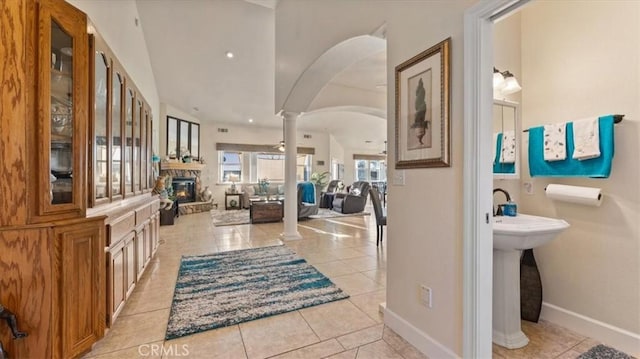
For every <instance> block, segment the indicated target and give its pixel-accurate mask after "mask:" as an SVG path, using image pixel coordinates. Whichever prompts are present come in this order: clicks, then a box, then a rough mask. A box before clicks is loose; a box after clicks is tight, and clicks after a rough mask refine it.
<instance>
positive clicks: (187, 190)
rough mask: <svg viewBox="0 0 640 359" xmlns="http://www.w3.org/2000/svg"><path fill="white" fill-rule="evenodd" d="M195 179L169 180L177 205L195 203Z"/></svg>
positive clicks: (177, 178)
mask: <svg viewBox="0 0 640 359" xmlns="http://www.w3.org/2000/svg"><path fill="white" fill-rule="evenodd" d="M196 180H197V178H196V177H173V178H172V180H171V183H172V187H173V194H174V195H175V196H176V201H178V203H180V204H183V203H188V202H195V201H196V198H197V197H196Z"/></svg>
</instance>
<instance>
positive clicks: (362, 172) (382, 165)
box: [355, 159, 387, 183]
mask: <svg viewBox="0 0 640 359" xmlns="http://www.w3.org/2000/svg"><path fill="white" fill-rule="evenodd" d="M355 162H356V176H355V177H356V181H367V182H371V183H378V182H387V164H386V162H385V161H384V160H363V159H356V160H355Z"/></svg>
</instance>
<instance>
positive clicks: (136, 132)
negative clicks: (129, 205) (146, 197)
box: [133, 99, 142, 193]
mask: <svg viewBox="0 0 640 359" xmlns="http://www.w3.org/2000/svg"><path fill="white" fill-rule="evenodd" d="M141 112H142V101H140V100H138V99H136V108H135V111H134V114H133V139H134V141H133V190H134V192H135V193H139V192H140V191H141V190H142V187H141V186H140V153H141V152H140V150H141V147H140V146H141V143H140V141H141V136H140V133H141V129H142V125H141V124H142V121H140V119H141V117H140V113H141Z"/></svg>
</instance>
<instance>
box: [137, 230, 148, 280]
mask: <svg viewBox="0 0 640 359" xmlns="http://www.w3.org/2000/svg"><path fill="white" fill-rule="evenodd" d="M145 236H146V233H145V232H144V226H142V227H140V228H139V229H138V230H137V231H136V281H138V280H140V277H141V276H142V273H143V271H144V268H145V264H146V261H145V255H146V253H145V252H146V248H145V243H146V241H147V239H146V238H145Z"/></svg>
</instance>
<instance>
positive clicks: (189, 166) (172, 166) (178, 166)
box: [160, 162, 206, 171]
mask: <svg viewBox="0 0 640 359" xmlns="http://www.w3.org/2000/svg"><path fill="white" fill-rule="evenodd" d="M205 167H206V166H205V165H203V164H201V163H193V162H192V163H182V162H160V170H161V171H168V170H183V171H185V170H186V171H202V170H203V169H204V168H205Z"/></svg>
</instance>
